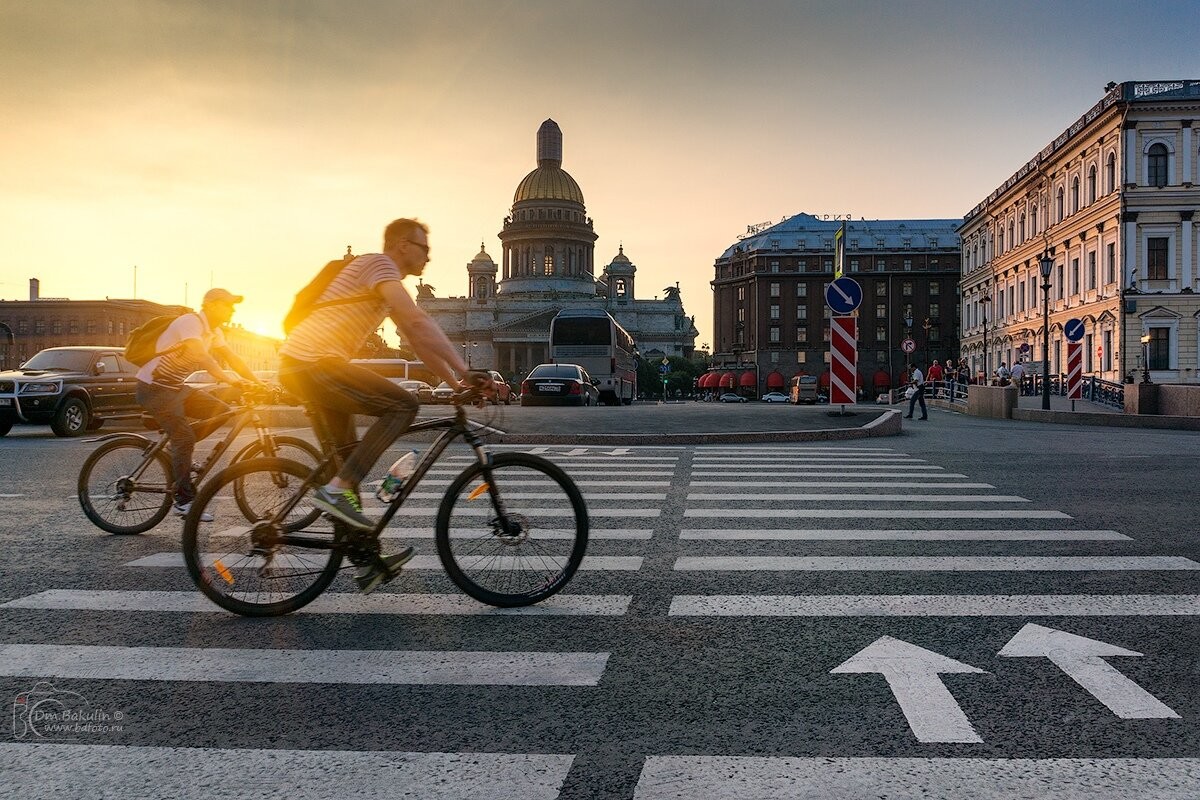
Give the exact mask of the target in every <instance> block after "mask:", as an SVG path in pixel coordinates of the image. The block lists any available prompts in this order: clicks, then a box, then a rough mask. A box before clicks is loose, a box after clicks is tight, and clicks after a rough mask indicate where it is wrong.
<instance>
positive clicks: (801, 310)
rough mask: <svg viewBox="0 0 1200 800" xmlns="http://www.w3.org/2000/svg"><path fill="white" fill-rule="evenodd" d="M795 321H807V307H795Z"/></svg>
mask: <svg viewBox="0 0 1200 800" xmlns="http://www.w3.org/2000/svg"><path fill="white" fill-rule="evenodd" d="M796 319H798V320H799V319H808V306H806V305H798V306H796Z"/></svg>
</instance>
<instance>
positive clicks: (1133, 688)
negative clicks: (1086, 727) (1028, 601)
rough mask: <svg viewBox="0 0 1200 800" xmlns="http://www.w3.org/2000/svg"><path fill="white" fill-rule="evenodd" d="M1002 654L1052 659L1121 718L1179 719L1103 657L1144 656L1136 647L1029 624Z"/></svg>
mask: <svg viewBox="0 0 1200 800" xmlns="http://www.w3.org/2000/svg"><path fill="white" fill-rule="evenodd" d="M1000 655H1002V656H1007V657H1010V658H1047V659H1049V660H1050V663H1051V664H1053V665H1054V666H1056V667H1058V668H1059V669H1061V670H1062V671H1063V672H1065V673H1066V674H1067V677H1068V678H1070V679H1071V680H1073V681H1075V682H1076V683H1078V684H1079V685H1080V686H1082V687H1083V688H1084V690H1085V691H1087V692H1088V693H1089V694H1091V695H1092V697H1095V698H1096V699H1097V700H1099V701H1100V702H1101V703H1103V704H1104V705H1106V706H1108V709H1109V710H1110V711H1112V712H1113V713H1114V714H1116V715H1117V716H1118V717H1120V718H1121V719H1179V715H1178V714H1176V713H1175V712H1174V711H1173V710H1172V709H1170V708H1169V707H1167V706H1166V705H1165V704H1164V703H1162V701H1160V700H1159V699H1158V698H1157V697H1155V696H1154V695H1152V694H1150V693H1149V692H1147V691H1146V690H1145V689H1143V688H1142V687H1141V686H1138V685H1137V684H1136V683H1134V682H1133V681H1131V680H1130V679H1129V678H1127V677H1125V676H1124V675H1122V674H1121V673H1120V672H1118V671H1117V670H1116V669H1114V668H1113V667H1111V666H1110V665H1109V664H1108V663H1106V662H1105V661H1104V660H1103V659H1105V658H1108V657H1110V656H1141V655H1142V654H1141V653H1138V652H1135V651H1133V650H1126V649H1125V648H1123V647H1117V646H1116V645H1112V644H1108V643H1107V642H1099V641H1096V640H1095V639H1088V638H1086V637H1084V636H1076V635H1075V634H1073V633H1067V632H1066V631H1060V630H1055V629H1054V628H1046V627H1044V626H1042V625H1034V624H1033V623H1029V624H1027V625H1026V626H1025V627H1024V628H1021V630H1020V631H1018V632H1017V635H1016V636H1014V637H1013V638H1012V639H1011V640H1010V641H1009V643H1008V644H1006V645H1004V649H1003V650H1001V651H1000Z"/></svg>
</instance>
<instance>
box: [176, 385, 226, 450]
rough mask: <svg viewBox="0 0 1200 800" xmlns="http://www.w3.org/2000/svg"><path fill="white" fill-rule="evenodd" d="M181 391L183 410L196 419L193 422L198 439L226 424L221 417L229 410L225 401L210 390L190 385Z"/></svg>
mask: <svg viewBox="0 0 1200 800" xmlns="http://www.w3.org/2000/svg"><path fill="white" fill-rule="evenodd" d="M180 392H181V394H182V396H183V398H182V399H183V412H184V413H185V414H186V415H187V416H188V418H190V419H194V420H196V422H194V423H192V432H193V434H194V435H195V437H196V441H200V440H201V439H204V438H205V437H206V436H208V435H209V434H211V433H212V432H213V431H215V430H217V429H218V428H220V427H221V426H222V425H224V424H225V420H224V419H221V418H220V417H221V415H222V414H226V413H228V412H229V406H227V405H225V403H224V402H222V401H221V400H219V399H217V398H216V397H215V396H213V395H212V394H210V393H208V392H205V391H201V390H199V389H193V388H191V387H188V386H185V387H183V388H182V389H180Z"/></svg>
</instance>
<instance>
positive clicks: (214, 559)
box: [183, 458, 342, 617]
mask: <svg viewBox="0 0 1200 800" xmlns="http://www.w3.org/2000/svg"><path fill="white" fill-rule="evenodd" d="M311 472H312V470H311V469H310V468H309V467H306V466H303V465H300V464H297V463H296V462H294V461H288V460H286V459H281V458H256V459H252V460H250V461H243V462H241V463H238V464H233V465H231V466H229V467H227V468H226V469H224V470H222V471H221V472H220V473H218V474H217V475H216V476H215V477H214V478H213V479H212V480H211V481H208V482H207V483H205V484H204V486H203V487H202V488H201V489H200V493H199V494H198V495H196V499H195V500H194V501H193V502H192V510H191V512H190V513H189V514H188V515H187V518H186V519H185V520H184V523H183V557H184V561H185V562H186V563H187V568H188V574H189V575H191V577H192V580H193V581H195V583H196V586H197V587H198V588H199V589H200V591H201V592H202V593H203V594H204V596H205V597H207V598H208V599H209V600H212V601H213V602H214V603H216V604H217V605H218V606H220V607H221V608H223V609H225V610H226V611H232V612H233V613H235V614H242V615H244V616H251V617H273V616H279V615H282V614H289V613H291V612H293V611H295V610H296V609H298V608H302V607H303V606H305V605H307V604H308V603H310V602H312V601H313V600H314V599H315V598H316V597H317V596H318V595H319V594H321V592H323V591H325V589H326V587H328V586H329V584H330V583H332V582H333V579H334V578H335V577H336V576H337V572H338V569H339V568H340V567H341V564H342V553H341V550H340V534H339V533H338V532H337V529H336V528H335V529H332V530H325V531H304V532H302V533H291V534H289V533H288V531H287V527H288V525H289V522H290V521H291V520H292V519H293V518H294V517H295V516H296V515H298V514H303V513H306V512H307V508H308V505H307V504H305V503H304V501H303V499H301V503H300V506H299V507H298V508H296V509H293V511H292V512H290V513H289V515H288V516H287V517H284V518H282V519H279V520H276V519H275V517H276V515H277V514H278V513H279V512H281V511H282V509H283V508H284V507H285V506H286V504H287V503H288V502H290V501H291V499H292V497H293V496H294V495H295V494H296V493H297V492H298V491H300V489H301V487H302V486H303V484H304V479H305V478H307V477H308V475H309V474H310V473H311ZM235 485H240V486H241V491H242V492H244V493H245V496H246V497H247V498H248V499H249V502H250V504H251V505H250V507H251V508H252V509H254V511H255V514H256V518H255V519H253V520H250V521H249V522H248V523H247V521H246V520H244V519H243V514H242V509H240V508H239V507H238V506H239V505H240V503H239V501H237V500H235V499H234V497H233V488H234V486H235ZM205 511H207V512H208V513H210V514H212V515H213V521H212V522H203V521H201V520H202V516H203V514H204V512H205Z"/></svg>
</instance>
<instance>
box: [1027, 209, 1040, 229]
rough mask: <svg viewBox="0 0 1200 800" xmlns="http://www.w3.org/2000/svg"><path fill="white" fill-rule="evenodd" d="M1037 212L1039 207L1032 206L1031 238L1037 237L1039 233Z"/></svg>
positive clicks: (1030, 213)
mask: <svg viewBox="0 0 1200 800" xmlns="http://www.w3.org/2000/svg"><path fill="white" fill-rule="evenodd" d="M1037 211H1038V209H1037V206H1032V207H1031V208H1030V209H1029V235H1030V236H1037V231H1038V224H1037V220H1038V216H1037Z"/></svg>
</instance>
